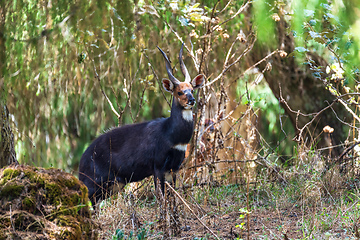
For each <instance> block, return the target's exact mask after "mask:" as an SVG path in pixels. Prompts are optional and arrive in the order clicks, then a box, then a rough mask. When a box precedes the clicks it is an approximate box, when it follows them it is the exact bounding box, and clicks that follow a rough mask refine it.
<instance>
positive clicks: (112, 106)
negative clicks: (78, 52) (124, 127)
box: [87, 50, 120, 120]
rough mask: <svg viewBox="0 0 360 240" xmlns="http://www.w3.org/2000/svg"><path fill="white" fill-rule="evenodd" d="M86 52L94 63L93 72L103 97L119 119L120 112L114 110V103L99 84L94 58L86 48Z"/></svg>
mask: <svg viewBox="0 0 360 240" xmlns="http://www.w3.org/2000/svg"><path fill="white" fill-rule="evenodd" d="M87 52H88V56H89V58H90V59H91V61H92V63H93V65H94V74H95V77H96V79H97V80H98V82H99V85H100V90H101V93H102V94H103V95H104V97H105V98H106V100H107V101H108V103H109V105H110V108H111V110H112V111H113V113H114V114H115V115H116V116H117V118H118V119H119V120H120V114H119V113H118V112H117V111H116V109H115V108H114V105H113V104H112V102H111V101H110V99H109V98H108V96H107V95H106V93H105V91H104V89H103V88H102V86H101V79H100V76H99V74H98V73H97V70H96V64H95V61H94V59H93V58H92V57H91V55H90V53H89V51H88V50H87Z"/></svg>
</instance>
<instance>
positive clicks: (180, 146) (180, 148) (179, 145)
mask: <svg viewBox="0 0 360 240" xmlns="http://www.w3.org/2000/svg"><path fill="white" fill-rule="evenodd" d="M173 148H174V149H176V150H179V151H183V152H185V151H186V149H187V144H177V145H175V146H173Z"/></svg>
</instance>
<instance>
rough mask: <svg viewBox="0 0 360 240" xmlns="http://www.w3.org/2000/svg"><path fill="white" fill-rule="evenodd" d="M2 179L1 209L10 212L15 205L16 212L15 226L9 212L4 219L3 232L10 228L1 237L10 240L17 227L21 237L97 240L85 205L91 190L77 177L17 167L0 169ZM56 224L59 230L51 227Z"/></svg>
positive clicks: (2, 221)
mask: <svg viewBox="0 0 360 240" xmlns="http://www.w3.org/2000/svg"><path fill="white" fill-rule="evenodd" d="M0 178H1V179H0V183H2V184H0V202H2V203H4V204H2V206H0V210H1V211H4V212H5V213H6V212H9V211H10V206H11V210H12V211H13V212H12V214H11V216H12V220H13V221H12V223H10V221H9V219H7V217H6V216H9V213H6V214H5V215H3V216H5V217H3V218H1V216H0V230H1V229H6V230H5V231H4V234H0V236H1V237H5V238H8V236H10V235H9V233H10V232H9V231H8V230H9V229H13V227H15V229H16V230H21V234H23V232H24V233H25V232H28V233H29V234H34V233H36V234H41V233H46V234H47V236H48V237H50V238H51V239H94V238H96V233H94V232H93V229H94V227H95V225H94V222H93V221H92V220H91V218H90V217H91V216H90V211H89V207H88V206H86V205H85V204H86V202H87V201H88V198H87V196H88V195H87V194H88V193H87V188H86V187H85V185H84V184H82V183H81V182H79V180H78V179H77V178H76V177H74V176H72V175H70V174H68V173H64V172H63V171H61V170H59V169H43V168H34V167H30V166H16V167H9V168H7V169H0ZM45 216H46V217H45ZM54 224H55V225H57V227H56V231H55V230H54V229H53V227H49V226H54ZM0 233H1V232H0ZM24 236H25V235H24ZM84 236H85V238H84ZM16 237H17V236H16ZM16 237H14V238H16ZM0 240H1V239H0Z"/></svg>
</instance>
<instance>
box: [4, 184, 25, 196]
mask: <svg viewBox="0 0 360 240" xmlns="http://www.w3.org/2000/svg"><path fill="white" fill-rule="evenodd" d="M23 190H24V186H22V185H18V184H17V183H15V182H9V183H8V184H5V185H4V186H3V187H2V188H0V197H5V198H7V199H9V200H11V199H14V198H16V197H18V196H20V194H21V193H22V191H23Z"/></svg>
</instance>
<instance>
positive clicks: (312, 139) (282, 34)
mask: <svg viewBox="0 0 360 240" xmlns="http://www.w3.org/2000/svg"><path fill="white" fill-rule="evenodd" d="M284 26H285V22H282V23H279V25H278V36H279V39H280V46H282V47H281V49H282V50H284V51H285V52H286V53H287V54H290V53H293V52H294V49H295V47H294V46H295V41H294V38H293V37H292V36H290V35H288V34H287V33H286V29H285V27H284ZM255 49H256V50H255ZM255 49H254V55H253V56H261V53H262V55H263V53H264V52H269V49H268V48H266V47H264V46H259V45H258V46H257V47H255ZM311 59H312V60H313V61H314V62H315V63H316V64H317V65H318V66H326V61H325V60H324V59H323V58H322V57H320V56H318V55H316V54H311ZM253 62H254V63H255V62H256V60H255V59H253ZM269 62H270V63H271V64H272V70H271V71H266V72H265V73H264V76H265V79H266V81H267V83H268V85H269V87H270V88H271V90H272V92H273V94H274V95H275V97H276V98H277V99H279V100H280V98H283V99H284V100H285V102H281V103H280V104H281V105H282V107H283V109H284V110H285V113H286V114H287V115H288V116H289V118H290V120H291V122H292V124H293V126H294V128H295V130H296V131H297V134H299V133H300V129H302V128H303V127H304V126H305V125H306V124H307V123H309V122H310V121H311V120H312V118H313V117H314V115H312V116H301V115H300V114H298V113H297V111H299V112H300V113H302V114H311V113H317V112H319V111H321V110H322V109H324V108H325V107H328V106H329V105H330V104H331V103H332V102H333V101H334V100H335V97H334V96H333V95H332V94H331V93H330V92H329V90H327V89H326V88H325V85H324V84H323V82H322V81H320V80H319V79H316V78H315V77H314V75H313V73H314V72H313V71H311V70H310V69H309V67H308V65H306V66H299V64H298V63H297V62H296V61H295V58H294V57H292V56H291V55H290V56H289V55H288V56H287V57H284V58H282V57H281V56H280V55H279V54H276V55H273V57H272V58H271V59H270V60H269ZM324 72H325V71H324ZM280 95H281V96H280ZM332 109H333V110H334V111H335V112H336V114H337V116H338V117H339V118H340V119H341V120H344V121H347V122H349V121H350V120H351V116H350V114H349V112H347V111H346V109H345V108H344V107H343V106H342V105H341V104H340V103H335V104H334V105H333V106H332ZM332 109H331V108H328V109H327V110H325V111H324V112H322V113H321V114H319V115H318V116H316V119H314V121H313V122H312V124H310V125H309V126H307V129H306V130H304V131H303V132H302V135H301V136H300V137H301V142H305V143H306V144H311V145H312V146H313V147H316V148H323V147H329V146H330V145H333V146H334V145H338V144H341V143H343V142H344V141H345V140H346V138H347V136H348V131H347V130H346V129H344V124H343V123H341V122H340V121H339V120H338V119H337V117H336V116H335V114H334V112H333V111H332ZM294 111H295V112H294ZM327 125H329V126H330V127H332V128H334V132H333V133H332V134H331V137H329V135H328V134H327V133H323V132H322V130H323V128H324V127H325V126H327ZM329 139H330V141H329ZM330 152H331V153H332V154H333V155H339V153H340V152H341V151H340V149H339V148H335V149H333V150H332V151H330Z"/></svg>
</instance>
